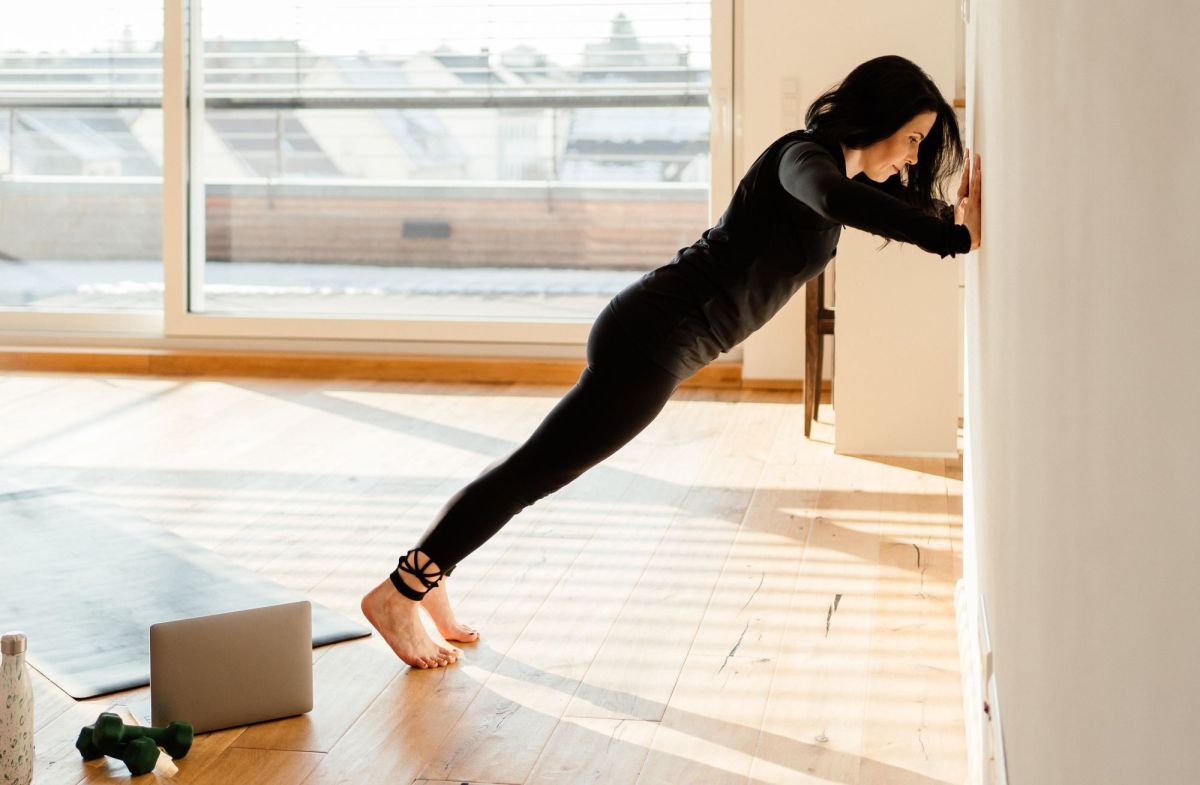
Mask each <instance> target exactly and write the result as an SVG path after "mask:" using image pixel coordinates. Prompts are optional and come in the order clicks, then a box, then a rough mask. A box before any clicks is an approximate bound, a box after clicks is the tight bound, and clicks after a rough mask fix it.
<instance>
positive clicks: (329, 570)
mask: <svg viewBox="0 0 1200 785" xmlns="http://www.w3.org/2000/svg"><path fill="white" fill-rule="evenodd" d="M563 392H565V389H564V388H562V387H561V386H554V385H520V386H507V387H505V386H473V385H453V384H450V385H447V384H422V383H396V382H388V383H374V382H366V381H361V382H349V381H332V382H330V381H321V380H313V381H304V380H270V379H255V380H252V381H246V380H235V379H188V380H178V379H155V378H128V377H119V376H114V377H107V376H105V377H101V376H96V377H87V376H64V375H52V374H43V375H37V374H33V375H28V376H22V377H21V378H19V379H15V378H10V377H0V411H2V412H4V413H5V422H6V428H5V429H4V432H3V433H0V470H3V475H4V477H5V479H6V480H9V481H12V482H16V481H21V482H23V483H26V484H32V485H48V484H66V485H71V486H74V487H78V488H82V489H83V490H86V491H91V492H94V493H98V494H100V495H102V496H103V497H104V498H106V499H108V500H109V501H112V502H115V503H117V504H121V505H122V506H126V507H128V508H130V509H131V510H133V511H136V512H138V513H139V514H142V515H143V516H144V517H146V518H148V519H150V520H152V521H154V522H156V523H158V524H159V525H162V526H164V527H167V528H171V529H173V530H178V531H179V532H182V533H184V534H185V536H188V537H189V538H191V539H192V540H193V541H194V542H196V543H197V544H199V545H203V546H206V547H218V548H221V549H222V550H223V553H224V554H225V555H226V557H227V558H230V559H231V560H232V561H235V562H238V561H239V560H244V561H245V563H247V564H250V565H251V566H253V567H255V568H257V569H259V570H261V571H263V573H264V574H266V575H269V576H271V577H274V578H276V579H278V580H282V581H284V582H286V583H288V584H289V585H293V586H295V587H296V588H298V589H299V590H301V591H304V592H307V593H308V594H309V596H312V597H313V598H314V599H316V600H317V601H320V602H323V603H324V604H326V605H329V606H331V607H334V608H336V609H338V610H340V611H342V612H343V613H347V614H348V615H351V616H354V617H357V615H358V614H357V603H358V599H359V597H361V595H362V593H363V592H364V591H366V589H368V588H370V587H371V586H373V585H374V583H375V582H377V581H378V580H379V578H380V577H381V576H382V575H384V574H386V571H387V570H390V569H391V568H392V567H393V566H394V563H395V558H396V556H397V555H398V554H399V553H400V552H402V551H403V550H404V549H407V548H408V547H412V545H414V544H415V542H414V540H415V538H417V537H419V535H420V533H421V532H422V531H423V530H424V528H425V527H426V526H427V525H428V523H429V521H430V520H431V519H432V518H433V516H434V515H436V513H437V511H438V509H440V507H441V505H442V504H444V503H445V501H446V499H447V498H449V496H451V495H452V494H453V493H454V492H455V491H457V490H458V488H460V487H461V486H462V485H463V484H465V483H466V482H467V481H469V480H470V479H472V478H473V477H474V476H475V475H476V474H478V472H479V471H480V470H482V469H483V468H484V467H485V466H486V465H487V464H488V463H490V462H491V461H493V460H495V459H496V458H500V457H502V456H503V455H504V454H506V453H507V452H508V451H510V450H511V449H513V448H515V447H516V446H517V445H518V444H519V443H520V442H521V441H522V440H523V439H524V438H525V437H527V436H528V434H529V433H530V432H531V431H532V430H533V428H534V427H536V425H537V424H538V423H539V422H540V420H541V418H542V416H544V414H545V412H546V411H548V410H549V408H551V407H552V406H553V405H554V403H556V402H557V400H558V399H559V398H560V397H561V395H562V393H563ZM832 415H833V412H832V410H830V409H829V407H825V409H823V410H822V421H821V422H818V423H817V424H816V425H815V426H814V430H813V436H814V440H806V439H804V438H803V437H802V436H801V435H800V433H801V428H800V423H801V420H800V405H799V403H798V398H797V396H796V394H795V393H794V392H782V391H781V392H775V393H747V392H743V391H736V390H735V391H713V390H697V389H686V390H680V391H679V392H678V393H677V395H676V398H675V399H673V400H672V402H671V404H669V406H668V410H667V411H666V412H664V414H663V415H662V416H661V417H660V418H659V419H658V420H656V421H655V423H653V424H652V425H651V427H650V428H648V429H647V431H646V432H644V434H642V436H640V437H639V439H637V440H635V441H634V442H633V443H632V444H630V445H628V446H627V447H626V448H625V449H624V450H622V451H620V452H618V453H617V455H614V456H613V457H612V458H610V459H609V461H607V462H605V464H602V465H601V466H600V467H597V468H596V469H594V470H593V472H592V473H589V474H590V476H589V475H585V477H584V478H581V480H580V481H579V482H577V483H574V484H572V485H570V486H568V487H567V488H565V489H563V491H561V492H560V493H558V494H555V495H553V496H551V497H550V498H549V499H546V500H544V502H542V503H539V504H538V505H535V506H534V507H533V508H531V509H529V510H527V511H525V512H524V513H522V514H521V515H519V516H517V518H516V519H514V520H513V521H512V523H511V524H509V525H508V526H506V527H504V528H503V529H502V530H501V531H500V532H499V533H498V534H497V535H496V536H495V537H493V538H492V539H491V540H489V541H488V542H487V543H486V544H485V545H484V546H483V547H482V548H480V549H479V550H478V551H476V552H475V553H474V554H472V555H471V556H470V557H469V558H468V559H466V560H464V562H463V563H462V564H461V565H460V567H459V569H458V571H457V572H456V573H455V575H454V576H453V578H452V579H450V580H448V581H447V582H446V585H447V587H448V589H449V591H450V595H451V597H452V599H453V601H454V603H455V607H456V609H457V610H458V612H459V616H460V618H462V619H463V620H464V621H467V622H469V623H472V624H474V625H475V626H477V627H479V628H480V629H481V630H482V631H483V638H482V640H481V641H480V642H479V643H477V644H467V645H462V646H461V648H462V650H463V652H464V653H463V656H462V658H461V659H460V662H459V664H458V665H456V666H454V667H452V668H449V669H440V670H436V671H421V670H415V671H414V670H411V669H409V668H407V667H406V666H404V665H403V664H402V663H400V662H399V661H398V660H397V659H396V658H395V657H394V655H392V654H391V652H390V650H388V649H387V647H386V644H384V643H383V642H382V641H381V640H380V639H378V638H377V637H373V638H370V639H364V640H359V641H350V642H346V643H342V644H338V645H335V646H331V647H322V648H321V649H317V650H315V651H314V653H313V660H314V685H315V688H316V691H317V695H316V707H315V708H314V711H313V712H312V713H311V714H309V715H307V716H305V717H299V718H292V719H287V720H281V721H277V722H272V723H264V724H261V725H257V726H253V727H250V728H237V729H232V730H230V731H222V732H219V733H214V734H205V735H203V736H200V737H198V738H197V740H196V743H195V745H194V747H193V750H192V752H191V753H190V754H189V755H188V757H187V758H186V759H184V760H181V761H179V774H178V776H177V777H176V778H175V779H172V780H169V781H171V782H181V783H193V782H197V783H200V785H212V784H213V783H217V782H222V783H224V782H255V783H257V782H268V783H270V782H289V783H305V785H329V784H330V783H363V782H398V783H414V782H420V783H422V785H433V784H434V783H439V784H440V783H462V782H470V783H471V784H472V785H484V784H485V783H495V784H496V785H516V784H517V783H520V785H546V784H547V783H568V782H569V783H576V782H578V783H604V785H632V784H633V783H636V782H639V781H640V782H646V783H649V782H671V783H685V782H686V783H689V784H690V783H692V782H703V783H706V784H707V783H709V782H746V783H749V784H750V785H776V784H777V783H789V784H790V783H802V784H803V785H808V784H809V783H813V784H815V783H821V784H822V785H827V784H828V783H848V784H851V785H857V783H862V785H868V784H872V785H873V784H874V783H884V782H886V783H900V784H901V785H904V784H907V785H937V783H946V782H957V781H958V779H956V777H958V773H959V772H961V771H963V770H964V767H965V752H964V743H965V739H963V738H962V731H961V722H962V717H961V711H962V709H961V700H960V698H959V696H958V691H959V689H960V686H959V675H958V663H957V658H956V655H955V651H956V638H955V633H954V610H953V602H952V590H953V584H954V581H955V580H956V579H957V578H958V576H959V575H960V574H961V569H962V553H961V515H962V468H961V461H956V460H951V461H944V460H936V459H863V458H853V457H849V456H839V455H835V454H834V453H833V452H832V448H831V438H830V437H831V435H832V432H833V425H831V422H832ZM10 423H11V425H12V427H8V426H9V424H10ZM918 550H919V553H920V563H919V564H918ZM34 682H35V690H36V693H35V702H36V705H37V707H38V710H37V712H36V715H37V726H36V731H37V735H36V742H37V761H36V766H37V770H36V776H37V779H36V782H37V783H38V785H43V783H46V785H54V784H55V783H68V784H69V785H75V784H76V783H80V782H112V781H128V772H127V771H126V770H125V769H124V766H123V764H121V763H120V762H119V761H114V762H102V763H94V764H84V763H83V762H82V761H81V760H80V759H79V755H78V752H77V751H76V750H75V749H74V746H73V745H74V741H75V737H76V735H77V734H78V731H79V728H80V727H81V726H82V725H84V724H86V723H88V722H91V721H93V720H94V719H95V717H96V715H97V714H98V713H99V712H100V711H102V710H105V709H108V708H111V707H112V706H113V705H114V704H115V703H118V702H120V703H135V702H137V701H138V700H143V699H144V698H145V697H146V691H145V690H144V689H143V690H141V691H131V692H129V693H122V694H120V695H116V696H106V697H104V698H100V699H95V700H93V701H80V702H76V701H74V700H72V699H71V698H69V696H66V695H65V694H64V693H62V692H61V690H59V689H58V688H57V687H55V686H54V685H53V684H51V683H50V682H48V681H46V680H44V679H42V678H41V677H40V676H36V675H35V678H34ZM460 774H461V775H468V776H463V777H461V778H459V777H458V775H460ZM639 778H640V779H639ZM145 779H146V780H147V781H151V780H158V779H162V781H163V782H167V781H168V780H166V779H165V778H160V777H158V776H157V775H152V776H150V777H146V778H145ZM139 781H140V780H139Z"/></svg>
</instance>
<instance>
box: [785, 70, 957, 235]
mask: <svg viewBox="0 0 1200 785" xmlns="http://www.w3.org/2000/svg"><path fill="white" fill-rule="evenodd" d="M922 112H934V113H936V114H937V119H936V120H934V123H933V127H932V128H931V129H930V130H929V135H928V136H926V137H925V139H924V141H922V142H921V148H920V149H921V154H920V155H918V156H917V163H916V165H915V166H906V167H905V178H904V179H905V182H904V185H905V187H904V188H903V189H902V191H901V189H898V188H895V187H894V186H893V187H891V188H888V187H885V188H884V190H888V191H891V192H893V193H895V194H896V195H898V196H901V197H902V198H906V199H907V200H908V201H909V202H910V203H912V204H914V205H916V206H917V207H920V208H922V209H924V210H926V211H928V212H930V213H937V212H939V211H940V210H941V205H939V204H938V203H937V202H935V201H934V199H935V197H936V198H939V199H942V200H943V201H946V199H945V194H944V191H943V186H944V184H945V182H946V180H947V178H948V177H949V176H950V175H952V174H953V173H954V172H956V171H958V167H959V166H960V165H962V157H963V147H962V141H961V140H960V138H959V130H958V120H957V119H956V118H955V116H954V109H953V107H951V106H950V104H948V103H947V102H946V99H945V98H943V97H942V94H941V92H940V91H939V90H938V89H937V85H935V84H934V83H933V80H932V79H930V78H929V75H928V74H926V73H925V72H924V71H922V70H921V69H920V68H919V67H918V66H917V65H916V64H915V63H913V62H912V61H910V60H906V59H905V58H903V57H900V56H898V55H885V56H883V57H876V58H875V59H874V60H868V61H867V62H865V63H863V64H862V65H860V66H858V67H857V68H855V69H854V70H853V71H851V72H850V74H849V76H847V77H846V78H845V79H843V80H842V82H841V84H838V85H835V86H833V87H831V88H830V89H829V90H827V91H826V92H825V93H824V94H823V95H821V97H820V98H818V99H817V100H815V101H813V102H812V105H810V106H809V107H808V111H807V112H806V113H805V115H804V122H805V123H806V125H807V126H808V131H809V132H810V133H812V134H813V135H814V136H820V137H823V138H825V139H828V140H830V141H833V142H839V143H841V144H844V145H846V146H847V147H849V148H852V149H862V148H864V147H866V146H867V145H869V144H871V143H873V142H877V141H879V140H880V139H886V138H887V137H889V136H891V135H892V134H894V133H896V131H898V130H900V128H901V126H903V125H904V124H905V123H907V122H908V121H909V120H912V119H913V118H914V117H916V116H917V115H918V114H921V113H922ZM889 182H890V180H889Z"/></svg>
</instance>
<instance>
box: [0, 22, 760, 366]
mask: <svg viewBox="0 0 1200 785" xmlns="http://www.w3.org/2000/svg"><path fill="white" fill-rule="evenodd" d="M734 4H735V0H711V18H712V23H711V25H712V26H711V30H712V45H711V48H712V56H711V85H710V94H709V110H710V117H711V122H710V135H709V153H710V156H711V162H712V165H711V172H712V177H711V181H710V188H709V210H708V214H709V219H710V222H711V221H714V220H715V219H716V217H717V215H718V214H719V212H720V210H721V209H723V206H724V204H725V202H726V201H727V200H728V198H729V197H730V195H731V194H732V192H733V184H734V176H733V171H732V163H733V143H734V134H733V84H734V78H733V68H734V59H733V54H734V53H733V42H734V26H733V25H734ZM200 14H201V4H200V3H189V2H188V1H187V0H164V4H163V48H162V51H163V65H162V68H163V73H162V85H163V91H162V112H163V137H164V138H163V187H162V205H163V213H162V228H163V232H162V236H163V245H162V262H163V286H164V293H163V308H162V311H161V312H160V313H136V312H133V313H115V312H102V311H71V312H53V311H37V312H33V311H0V336H2V338H3V340H5V341H6V342H8V343H20V344H36V343H63V342H70V343H75V344H90V345H99V346H113V347H121V346H137V347H143V348H163V349H172V348H206V349H235V350H236V349H243V348H271V349H277V350H280V349H281V350H292V351H315V350H321V351H330V350H331V348H334V347H336V350H344V351H363V350H365V351H379V350H384V349H385V348H386V349H387V350H393V351H394V350H400V351H403V350H404V348H405V347H406V346H409V347H413V348H414V349H417V348H424V349H426V350H428V349H430V348H433V347H441V348H444V349H446V350H447V351H448V353H451V354H462V353H470V354H474V355H475V356H485V357H486V356H513V355H514V353H517V354H533V355H543V356H566V357H577V356H582V353H583V348H584V346H585V344H586V341H587V335H588V332H589V330H590V328H591V325H590V324H589V323H587V322H585V321H563V320H551V319H545V320H538V319H524V320H520V319H485V318H479V319H434V318H416V317H388V318H354V317H347V316H335V317H322V316H254V315H241V314H238V315H233V314H221V315H217V314H209V313H200V312H196V311H197V310H201V309H202V307H203V302H202V300H201V299H200V298H202V297H203V268H204V265H203V263H201V264H195V265H193V264H191V263H190V260H192V259H198V260H203V259H204V258H205V248H204V237H203V232H192V231H191V226H192V225H193V223H192V222H193V221H195V220H196V218H195V215H194V212H195V211H196V210H202V209H203V204H204V184H203V181H202V180H201V179H200V178H190V177H189V171H191V170H192V169H193V168H194V167H195V165H196V163H197V162H198V160H199V154H200V151H199V149H198V146H197V145H192V144H190V140H189V138H188V129H189V128H198V127H202V125H200V124H201V123H203V119H204V107H205V101H204V95H203V85H202V81H203V80H194V83H193V84H192V85H189V84H188V68H189V67H190V68H191V69H193V70H196V69H202V67H203V62H202V47H201V45H200V40H199V39H200V31H201V24H200V21H201V20H200ZM188 36H191V40H190V41H189V40H187V37H188ZM185 53H188V55H187V56H188V57H189V58H190V62H189V63H185V62H184V58H185ZM185 65H186V66H187V67H185ZM189 88H190V89H191V90H192V95H191V96H190V99H191V100H189V95H188V91H189ZM201 219H202V216H201ZM662 261H663V262H665V261H666V260H665V259H664V260H662ZM189 292H191V305H194V306H196V310H193V309H192V308H191V307H189V301H188V300H189ZM522 350H524V351H522ZM735 351H737V350H735ZM423 353H428V352H427V351H426V352H423Z"/></svg>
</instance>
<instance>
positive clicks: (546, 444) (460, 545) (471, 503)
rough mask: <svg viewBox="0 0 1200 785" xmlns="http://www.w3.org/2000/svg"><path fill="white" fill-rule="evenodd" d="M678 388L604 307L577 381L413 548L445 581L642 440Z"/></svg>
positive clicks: (457, 496)
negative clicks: (532, 512)
mask: <svg viewBox="0 0 1200 785" xmlns="http://www.w3.org/2000/svg"><path fill="white" fill-rule="evenodd" d="M682 381H683V380H682V379H679V378H676V377H675V376H673V375H671V374H670V373H668V372H667V371H665V370H663V369H662V368H660V367H658V366H657V365H655V364H653V363H652V362H651V361H650V360H649V359H648V358H646V356H645V355H643V354H642V353H641V351H639V349H638V347H637V346H635V345H634V344H633V342H632V339H631V338H630V337H629V336H628V335H627V334H626V333H625V332H624V330H623V328H622V327H621V325H620V324H618V323H617V321H616V316H615V315H614V314H613V312H612V305H611V304H609V305H608V306H607V307H606V308H605V309H604V310H603V311H601V313H600V316H599V317H597V319H596V322H595V324H593V325H592V330H591V333H590V334H589V335H588V343H587V367H586V368H584V369H583V373H582V374H581V375H580V377H579V381H578V382H576V383H575V386H574V387H572V388H571V389H570V390H569V391H568V392H567V394H566V395H565V396H563V399H562V400H561V401H559V402H558V404H557V405H555V407H554V408H553V409H552V410H551V411H550V413H549V414H548V415H546V419H545V420H543V421H542V424H541V425H539V426H538V428H537V430H535V431H534V432H533V435H532V436H530V437H529V439H528V440H526V442H525V443H524V444H522V445H521V446H520V447H518V448H517V449H516V450H514V451H513V452H512V453H511V454H510V455H509V456H508V457H507V458H504V459H503V460H501V461H499V462H497V463H494V464H492V465H491V466H490V467H488V468H487V469H486V470H485V471H484V472H483V474H481V475H480V476H479V477H478V478H477V479H475V480H473V481H472V482H471V483H470V484H469V485H467V486H466V487H465V488H463V489H462V490H461V491H459V492H458V493H457V494H455V495H454V496H453V497H452V498H451V499H450V501H448V502H447V503H446V506H445V507H443V508H442V511H441V512H440V513H439V514H438V516H437V518H436V519H435V520H434V522H433V524H432V525H430V527H429V529H428V530H427V531H426V532H425V535H424V537H422V539H421V543H420V545H419V546H418V548H419V549H420V550H421V551H422V552H423V553H424V554H425V556H427V557H429V558H430V559H432V560H433V561H434V562H435V563H436V564H437V565H438V567H439V568H440V569H441V570H442V572H443V573H445V574H447V575H448V574H449V573H450V571H451V570H453V569H454V567H455V566H456V565H457V564H458V562H459V561H461V560H462V559H463V558H464V557H466V556H467V555H468V554H469V553H471V552H472V551H474V550H475V549H476V548H478V547H479V546H481V545H483V544H484V543H485V542H487V541H488V539H490V538H491V536H492V535H493V534H495V533H496V532H498V531H500V527H502V526H503V525H504V524H506V523H508V521H509V520H510V519H511V518H512V517H513V516H514V515H516V514H517V513H519V512H520V511H521V510H523V509H525V508H526V507H528V506H529V505H531V504H533V503H534V502H536V501H537V500H538V499H541V498H543V497H544V496H548V495H549V494H551V493H553V492H554V491H556V490H558V489H559V488H562V487H563V486H564V485H566V484H567V483H569V482H571V481H572V480H574V479H575V478H576V477H578V476H579V475H581V474H583V473H584V472H585V471H587V470H588V469H590V468H592V467H593V466H595V465H596V464H598V463H600V462H601V461H603V460H604V459H605V458H607V457H608V456H610V455H612V454H613V453H615V452H616V451H617V450H619V449H620V448H621V447H623V446H624V445H625V444H627V443H628V442H629V441H630V440H631V439H633V437H634V436H636V435H638V434H639V433H641V431H642V430H643V429H644V428H645V427H646V426H647V425H649V424H650V422H651V421H652V420H653V419H654V418H655V417H657V416H658V413H659V412H661V411H662V409H663V407H664V406H665V405H666V403H667V400H668V399H669V398H670V397H671V395H672V393H674V392H675V389H676V388H677V387H678V386H679V384H680V382H682ZM420 561H422V562H423V561H424V560H423V559H421V560H420Z"/></svg>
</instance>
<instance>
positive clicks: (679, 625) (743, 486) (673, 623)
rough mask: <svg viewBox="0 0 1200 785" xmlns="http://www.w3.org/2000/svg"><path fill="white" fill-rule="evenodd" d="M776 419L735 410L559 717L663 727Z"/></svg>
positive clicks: (752, 407)
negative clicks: (641, 722)
mask: <svg viewBox="0 0 1200 785" xmlns="http://www.w3.org/2000/svg"><path fill="white" fill-rule="evenodd" d="M756 407H757V408H756ZM782 414H783V412H782V410H781V407H778V406H773V405H771V404H757V405H756V404H753V403H749V404H747V403H743V402H739V403H738V404H737V406H736V407H734V418H733V421H732V422H731V424H730V427H729V428H727V429H726V431H725V432H724V433H723V434H722V437H721V439H720V440H719V441H718V442H717V444H716V445H715V447H714V448H713V449H712V453H711V456H710V458H709V460H708V461H707V462H706V463H705V465H704V468H703V469H702V471H701V472H700V474H699V475H698V476H697V477H696V478H695V480H694V484H693V487H692V488H690V489H689V490H688V493H687V495H686V496H685V497H684V499H683V500H682V501H681V502H680V504H679V512H678V513H677V514H676V515H675V516H674V518H673V519H672V521H671V524H670V528H669V529H668V530H667V532H666V533H665V534H664V536H663V537H662V539H661V540H660V542H659V544H658V546H657V548H656V549H655V551H654V554H653V556H652V557H651V559H650V561H649V562H648V563H647V566H646V569H645V570H644V571H643V573H642V575H641V576H640V577H639V578H638V580H637V583H636V584H635V586H634V587H633V590H632V592H631V594H630V597H629V600H628V601H627V602H626V603H625V605H624V607H623V608H622V610H621V612H620V614H619V615H618V617H617V619H616V620H615V621H614V623H613V625H612V628H611V629H610V630H609V633H608V635H607V637H606V638H605V640H604V642H603V644H601V647H600V650H599V651H598V652H597V654H596V657H595V659H594V660H593V662H592V665H591V667H590V668H589V670H588V672H587V674H586V676H585V678H584V685H583V686H581V688H580V691H579V695H578V700H576V701H575V702H573V703H572V705H571V706H570V707H569V708H568V710H567V715H568V716H571V717H585V716H587V717H610V718H626V719H643V720H661V719H662V717H663V713H664V712H665V710H666V705H667V701H668V698H669V696H670V694H671V690H672V688H673V686H674V683H675V680H676V678H677V676H678V674H679V670H680V668H681V667H682V664H683V662H684V660H685V659H686V658H687V655H688V651H689V650H690V648H691V645H692V641H693V639H694V638H695V635H696V630H697V627H698V625H699V623H700V620H701V618H702V617H703V615H704V612H705V609H706V607H707V606H708V603H709V600H710V598H711V596H712V593H713V588H714V585H715V584H716V581H717V579H718V577H719V575H720V570H721V567H722V565H723V564H724V561H725V559H726V555H727V552H728V548H729V544H730V543H731V542H732V541H733V539H734V538H735V537H736V534H737V530H738V527H739V525H740V521H741V520H742V518H743V516H744V515H745V512H746V507H747V505H748V503H749V500H750V498H751V497H752V496H753V493H754V487H755V483H756V482H757V479H758V477H759V475H760V474H761V471H762V468H763V465H764V463H765V459H766V457H767V453H768V451H769V450H770V448H771V444H772V443H773V441H774V430H775V428H776V427H777V424H778V422H779V418H780V417H782Z"/></svg>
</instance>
